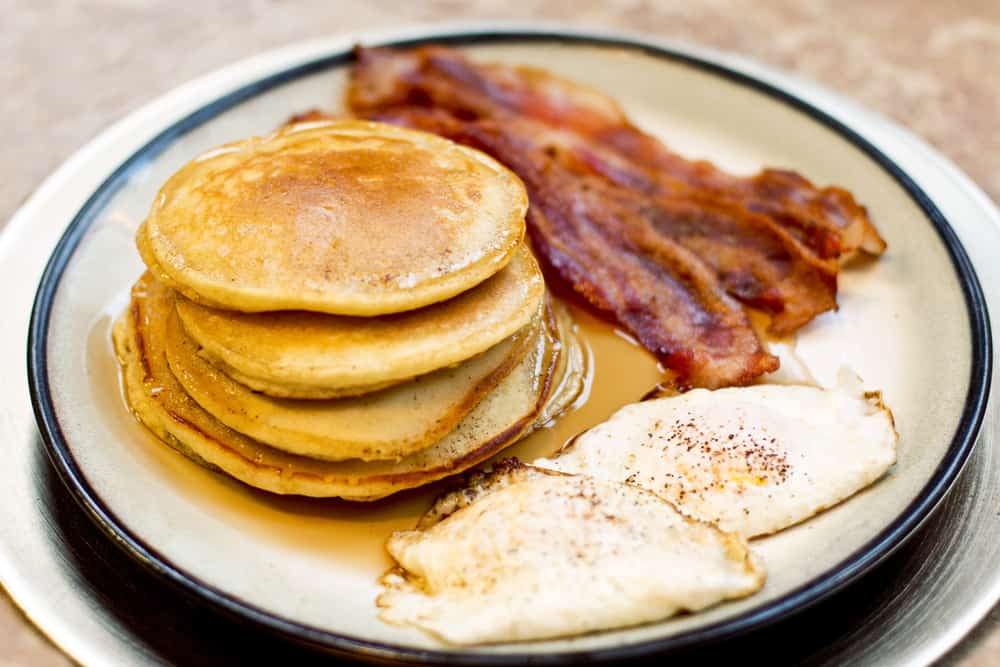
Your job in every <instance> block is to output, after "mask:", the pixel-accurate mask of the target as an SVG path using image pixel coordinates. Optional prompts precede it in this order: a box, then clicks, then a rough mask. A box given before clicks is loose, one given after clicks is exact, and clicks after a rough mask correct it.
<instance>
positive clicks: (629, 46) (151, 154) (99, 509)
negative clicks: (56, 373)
mask: <svg viewBox="0 0 1000 667" xmlns="http://www.w3.org/2000/svg"><path fill="white" fill-rule="evenodd" d="M432 42H433V43H438V44H441V43H444V44H452V45H470V44H481V43H498V42H515V43H516V42H556V43H565V44H574V45H581V44H582V45H589V46H597V47H609V48H615V49H624V50H628V51H632V52H637V53H641V54H645V55H647V56H649V57H652V58H658V59H665V60H669V61H671V62H675V63H680V64H683V65H686V66H689V67H692V68H696V69H699V70H701V71H705V72H708V73H710V74H713V75H716V76H720V77H723V78H725V79H728V80H730V81H733V82H735V83H737V84H740V85H742V86H746V87H749V88H752V89H754V90H756V91H758V92H761V93H764V94H766V95H767V96H769V97H771V98H772V99H776V100H779V101H781V102H783V103H785V104H787V105H788V106H790V107H792V108H794V109H796V110H797V111H799V112H800V113H803V114H805V115H807V116H809V117H810V118H812V119H813V120H815V121H817V122H819V123H820V124H822V125H824V126H825V127H827V128H828V129H830V130H833V131H834V132H836V133H837V134H838V135H840V137H842V138H843V139H845V140H846V141H848V142H850V143H851V144H853V145H854V146H855V147H856V148H858V149H860V150H861V151H862V152H863V153H865V154H866V156H867V157H868V158H869V159H871V160H873V161H874V162H875V163H876V164H878V165H879V166H880V167H881V168H882V169H883V170H884V171H885V172H886V173H888V174H889V175H890V176H891V177H892V178H893V179H894V180H895V181H896V182H897V183H898V184H899V186H900V187H902V188H903V189H904V190H905V191H906V192H907V193H908V194H909V196H910V197H911V199H912V200H913V201H914V202H915V203H916V204H917V206H919V207H920V209H921V210H922V211H923V213H924V214H925V215H926V217H927V219H928V220H929V221H930V222H931V224H932V225H933V226H934V228H935V229H936V230H937V232H938V234H939V235H940V237H941V240H942V242H943V243H944V245H945V247H946V248H947V250H948V253H949V255H950V257H951V260H952V263H953V265H954V268H955V272H956V274H957V276H958V279H959V282H960V283H961V286H962V291H963V293H964V296H965V304H966V309H967V311H968V316H969V327H970V331H971V338H972V369H971V375H970V378H969V390H968V394H967V396H966V402H965V406H964V409H963V412H962V415H961V418H960V421H959V425H958V428H957V429H956V432H955V435H954V437H953V439H952V442H951V444H950V446H949V448H948V451H947V453H946V454H945V456H944V458H943V459H942V461H941V463H940V464H939V465H938V467H937V468H936V470H935V471H934V473H933V475H932V477H931V479H930V481H929V482H928V483H927V485H926V486H925V487H924V488H923V489H922V490H921V492H920V493H919V494H918V496H917V498H916V499H915V500H913V501H912V502H911V503H910V505H909V506H907V508H906V509H905V510H904V511H903V512H902V513H901V514H900V515H899V516H898V517H897V518H896V519H895V520H894V521H893V522H892V523H891V524H890V525H889V526H887V527H886V528H885V529H884V530H882V532H880V533H879V534H878V535H877V536H876V537H875V538H873V539H872V540H871V541H869V542H868V543H867V544H865V545H864V546H862V547H861V548H860V549H858V550H857V551H856V552H855V553H853V554H852V555H851V556H849V557H848V558H847V559H845V560H844V561H843V562H841V563H840V564H838V565H837V566H836V567H835V568H833V569H832V570H831V571H829V572H827V573H826V574H824V575H821V576H819V577H817V578H815V579H813V580H812V581H809V582H807V583H805V584H803V585H802V586H800V587H798V588H796V589H795V590H793V591H791V592H789V593H787V594H786V595H784V596H782V597H781V598H779V599H777V600H774V601H772V602H769V603H767V604H764V605H761V606H760V607H758V608H756V609H752V610H750V611H748V612H746V613H744V614H742V615H740V616H737V617H736V618H733V619H730V620H726V621H721V622H719V623H716V624H713V625H710V626H706V627H704V628H699V629H695V630H691V631H688V632H683V633H680V634H677V635H674V636H670V637H665V638H661V639H656V640H651V641H646V642H642V643H637V644H631V645H628V646H621V647H615V648H609V649H597V650H593V651H582V652H580V651H576V652H561V653H552V654H537V653H535V654H527V653H507V654H498V653H459V652H447V651H429V650H420V649H414V648H407V647H399V646H392V645H389V644H385V643H380V642H373V641H368V640H364V639H359V638H356V637H349V636H345V635H339V634H336V633H333V632H329V631H325V630H320V629H317V628H314V627H310V626H307V625H304V624H301V623H298V622H295V621H290V620H288V619H285V618H282V617H280V616H277V615H275V614H272V613H271V612H268V611H267V610H264V609H261V608H258V607H255V606H253V605H251V604H249V603H247V602H244V601H242V600H240V599H238V598H235V597H233V596H231V595H229V594H228V593H226V592H224V591H221V590H218V589H216V588H213V587H212V586H211V585H209V584H207V583H205V582H203V581H200V580H199V579H198V578H197V577H194V576H191V575H190V574H188V573H186V572H184V571H182V570H180V569H178V568H177V567H175V566H174V565H172V564H171V563H170V562H169V561H168V560H167V559H166V558H164V557H163V556H161V555H160V554H159V553H158V552H157V551H156V549H154V548H153V547H151V546H149V545H147V544H146V543H144V542H143V541H142V539H140V538H139V537H138V536H136V535H135V534H133V533H132V532H131V531H130V530H129V529H128V528H127V527H126V526H125V525H124V524H123V523H122V522H121V521H119V520H118V518H117V517H116V516H115V514H114V512H112V511H111V509H110V508H109V507H107V506H106V505H105V504H104V502H103V501H102V500H101V498H100V497H99V496H98V495H97V493H96V492H95V491H94V489H93V488H92V487H91V486H90V484H89V483H88V482H87V480H86V477H85V476H84V474H83V472H82V470H81V469H80V466H79V465H78V464H77V462H76V460H75V459H74V457H73V454H72V451H71V450H70V447H69V446H68V444H67V442H66V439H65V437H64V435H63V432H62V429H61V428H60V425H59V419H58V416H57V414H56V409H55V405H54V404H53V401H52V396H51V394H50V386H49V377H48V361H47V346H46V341H47V337H48V328H49V316H50V312H51V309H52V304H53V300H54V297H55V294H56V290H57V289H58V287H59V283H60V279H61V277H62V274H63V271H64V269H65V268H66V265H67V263H68V261H69V259H70V257H71V256H72V255H73V252H74V251H75V250H76V247H77V245H78V244H79V242H80V240H81V238H82V237H83V235H84V233H85V232H86V231H87V229H88V228H89V227H90V226H91V224H92V223H93V222H94V220H95V219H96V217H97V215H98V214H99V213H100V212H101V210H102V209H103V208H104V206H105V205H106V204H107V203H108V201H109V200H110V198H111V197H112V196H113V195H114V194H115V193H116V192H117V191H118V190H119V189H120V188H121V187H123V186H124V185H125V183H126V182H127V181H128V179H129V177H130V175H131V174H133V173H134V172H135V171H136V170H137V169H139V168H141V167H142V165H143V164H145V163H147V162H149V161H150V160H152V159H154V158H155V157H156V156H157V155H159V154H160V153H162V152H163V151H164V150H165V149H166V148H167V147H169V146H170V145H171V144H173V143H174V142H175V141H176V140H177V139H178V138H180V137H182V136H183V135H184V134H186V133H187V132H189V131H191V130H192V129H194V128H196V127H198V126H199V125H201V124H203V123H205V122H207V121H209V120H211V119H212V118H214V117H216V116H217V115H219V114H221V113H222V112H224V111H226V110H228V109H231V108H233V107H235V106H237V105H238V104H240V103H242V102H245V101H246V100H249V99H251V98H253V97H255V96H257V95H259V94H261V93H263V92H265V91H268V90H270V89H272V88H275V87H277V86H280V85H282V84H285V83H288V82H291V81H294V80H296V79H299V78H301V77H303V76H306V75H308V74H313V73H316V72H320V71H323V70H328V69H332V68H335V67H341V66H344V65H348V64H350V63H351V62H352V60H353V56H352V53H351V51H350V50H345V51H340V52H337V53H334V54H331V55H328V56H325V57H321V58H318V59H316V60H313V61H310V62H307V63H304V64H301V65H297V66H294V67H291V68H289V69H286V70H283V71H281V72H277V73H275V74H272V75H270V76H267V77H265V78H263V79H260V80H258V81H255V82H253V83H250V84H248V85H246V86H243V87H241V88H239V89H237V90H234V91H232V92H230V93H228V94H226V95H223V96H222V97H219V98H218V99H216V100H214V101H212V102H209V103H208V104H205V105H203V106H202V107H200V108H199V109H197V110H196V111H194V112H193V113H191V114H189V115H187V116H186V117H184V118H182V119H180V120H178V121H177V122H175V123H174V124H172V125H171V126H169V127H168V128H166V129H165V130H163V131H162V132H160V133H159V134H158V135H157V136H156V137H155V138H153V139H152V140H151V141H149V142H148V143H147V144H146V145H145V146H143V147H142V148H140V149H139V150H138V151H136V152H135V153H133V154H132V155H131V156H130V157H129V158H128V159H127V160H125V161H124V162H123V163H122V164H121V165H120V166H119V167H118V168H117V169H116V170H115V171H114V172H113V173H112V174H111V175H110V176H109V177H108V178H107V179H106V180H105V181H104V182H103V183H102V184H101V186H100V187H98V188H97V190H96V191H95V192H94V193H93V194H92V195H91V196H90V198H89V199H88V200H87V201H86V203H85V204H84V205H83V207H82V208H81V209H80V211H79V212H78V213H77V214H76V216H75V217H74V218H73V220H72V221H71V222H70V224H69V226H68V227H67V229H66V231H65V233H64V234H63V236H62V238H61V239H60V240H59V243H58V244H57V245H56V247H55V250H54V251H53V253H52V256H51V258H50V259H49V262H48V264H47V265H46V267H45V271H44V273H43V274H42V279H41V282H40V284H39V287H38V292H37V294H36V296H35V302H34V306H33V308H32V313H31V323H30V328H29V332H28V382H29V387H30V392H31V400H32V406H33V409H34V412H35V418H36V419H37V421H38V426H39V429H40V431H41V434H42V439H43V441H44V443H45V447H46V450H47V453H48V455H49V458H50V459H51V461H52V463H53V465H54V467H55V468H56V470H57V471H58V472H59V475H60V476H61V477H62V480H63V482H64V483H65V484H66V486H67V488H68V489H69V491H70V492H71V494H72V495H73V497H74V498H75V499H76V501H77V502H78V503H79V504H80V505H81V506H82V507H83V508H84V509H85V510H86V512H87V514H88V515H89V516H90V517H91V518H92V519H93V520H94V521H96V523H97V524H98V526H99V527H100V528H101V529H102V531H103V532H105V533H106V534H107V535H108V536H109V537H110V538H111V539H112V540H113V541H114V542H115V543H116V544H118V545H119V546H120V547H121V548H123V549H124V550H125V551H126V552H127V553H128V554H129V555H131V556H132V557H133V558H135V559H137V560H139V561H140V562H142V563H143V564H145V565H146V566H147V567H148V568H149V569H151V570H152V571H153V572H155V573H156V574H158V575H160V576H161V577H163V578H164V579H166V580H167V581H169V582H171V583H173V584H175V585H177V586H179V587H180V588H181V589H183V590H184V591H186V592H188V593H193V594H194V595H195V597H197V598H200V599H201V600H203V601H205V602H208V603H210V604H212V605H213V606H215V607H216V608H218V609H220V610H222V611H225V612H227V613H229V614H230V615H233V616H235V617H237V618H239V619H242V620H245V621H251V622H254V623H257V624H259V625H261V626H263V627H266V628H268V629H269V630H271V631H272V632H275V633H277V634H279V635H281V636H283V637H285V638H288V639H291V640H293V641H296V642H299V643H303V644H307V645H310V646H313V647H318V648H322V649H324V650H326V651H328V652H332V653H335V654H340V655H345V656H350V657H354V658H360V659H367V660H377V661H386V660H395V661H404V662H419V663H430V664H477V665H494V664H511V663H523V662H525V661H526V660H530V661H532V662H540V663H567V662H573V661H580V660H588V661H589V660H600V661H605V660H608V661H613V660H619V659H625V658H632V657H638V656H642V655H650V654H654V653H661V652H666V651H671V650H677V649H682V648H690V647H693V646H695V645H699V644H707V643H710V642H717V641H720V640H723V639H727V638H730V637H734V636H736V635H739V634H743V633H745V632H748V631H751V630H755V629H759V628H762V627H764V626H766V625H769V624H771V623H773V622H775V621H777V620H779V619H781V618H785V617H787V616H790V615H791V614H793V613H796V612H798V611H801V610H803V609H805V608H806V607H808V606H810V605H812V604H813V603H815V602H818V601H819V600H821V599H823V598H825V597H826V596H828V595H830V594H832V593H834V592H835V591H837V590H839V589H841V588H842V587H844V586H845V585H847V584H848V583H850V582H852V581H855V580H856V579H857V578H859V577H860V576H861V575H862V574H864V573H865V572H867V571H868V570H870V569H871V568H872V567H873V566H875V565H876V564H877V563H879V562H880V561H882V560H883V559H884V558H886V557H887V556H889V555H890V554H891V553H892V552H893V551H894V550H895V549H896V548H898V547H899V546H900V545H901V544H902V543H903V542H904V541H905V540H906V538H907V537H909V536H910V535H911V534H913V532H914V531H915V530H916V529H917V528H918V527H919V526H920V525H921V523H922V522H923V521H924V520H925V519H926V518H927V517H928V516H929V515H930V513H931V512H932V510H933V509H934V508H935V507H936V506H937V504H938V503H939V502H940V501H941V500H942V498H943V497H944V496H945V494H946V493H947V491H948V489H949V488H950V487H951V485H952V483H953V482H954V481H955V479H956V478H957V476H958V474H959V472H961V469H962V466H963V465H964V463H965V461H966V460H967V459H968V457H969V454H970V453H971V451H972V448H973V446H974V444H975V439H976V437H977V435H978V433H979V428H980V426H981V424H982V420H983V415H984V412H985V409H986V401H987V396H988V393H989V387H990V380H991V375H992V359H993V355H992V340H991V337H990V325H989V317H988V315H987V310H986V301H985V299H984V297H983V293H982V289H981V287H980V285H979V281H978V279H977V278H976V274H975V271H974V270H973V268H972V263H971V262H970V260H969V257H968V255H966V253H965V250H964V249H963V248H962V245H961V243H960V242H959V240H958V237H957V236H956V235H955V232H954V230H952V228H951V226H950V225H949V224H948V222H947V220H945V218H944V216H943V215H942V214H941V212H940V211H939V210H938V208H937V207H936V206H935V205H934V203H933V202H932V201H931V199H930V198H929V197H928V196H927V195H926V194H925V193H924V192H923V190H921V189H920V187H919V186H918V185H917V184H916V183H915V182H914V181H913V180H912V179H911V178H910V177H909V176H908V175H907V174H906V173H905V172H904V171H903V170H902V169H901V168H900V167H899V166H898V165H896V164H895V163H894V162H893V161H892V160H891V159H889V157H887V156H886V155H885V154H884V153H882V152H881V151H880V150H879V149H878V148H876V147H875V146H874V145H872V144H871V143H870V142H869V141H868V140H867V139H865V138H864V137H862V136H861V135H859V134H858V133H856V132H855V131H853V130H852V129H850V128H849V127H847V126H846V125H844V124H843V123H842V122H840V121H839V120H837V119H835V118H833V117H832V116H830V115H828V114H827V113H825V112H824V111H822V110H820V109H817V108H816V107H814V106H812V105H811V104H809V103H808V102H805V101H803V100H801V99H799V98H798V97H795V96H794V95H792V94H790V93H788V92H786V91H784V90H782V89H780V88H777V87H775V86H773V85H771V84H769V83H766V82H764V81H761V80H758V79H756V78H753V77H751V76H749V75H747V74H744V73H742V72H739V71H736V70H732V69H729V68H727V67H724V66H722V65H719V64H717V63H713V62H710V61H707V60H704V59H702V58H698V57H695V56H692V55H689V54H686V53H682V52H678V51H674V50H671V49H668V48H665V47H662V46H657V45H654V44H651V43H648V42H643V41H637V40H632V39H627V38H619V37H607V36H599V35H592V34H586V33H574V32H559V31H547V32H519V31H512V32H504V31H478V32H459V33H444V34H437V35H435V34H428V35H426V36H423V37H419V38H413V39H406V40H400V41H395V42H390V43H386V44H385V45H386V46H396V47H412V46H418V45H421V44H427V43H432ZM290 111H294V110H290Z"/></svg>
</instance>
